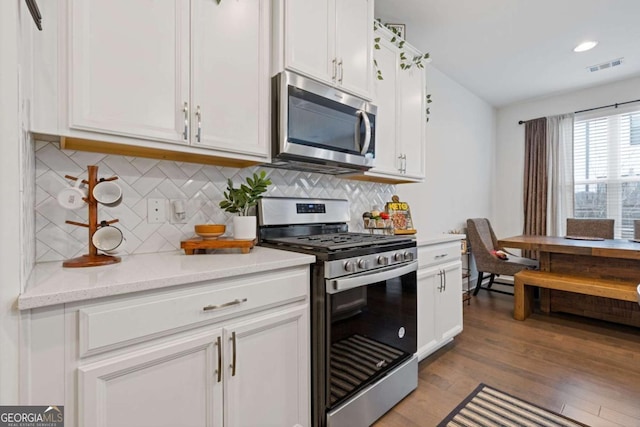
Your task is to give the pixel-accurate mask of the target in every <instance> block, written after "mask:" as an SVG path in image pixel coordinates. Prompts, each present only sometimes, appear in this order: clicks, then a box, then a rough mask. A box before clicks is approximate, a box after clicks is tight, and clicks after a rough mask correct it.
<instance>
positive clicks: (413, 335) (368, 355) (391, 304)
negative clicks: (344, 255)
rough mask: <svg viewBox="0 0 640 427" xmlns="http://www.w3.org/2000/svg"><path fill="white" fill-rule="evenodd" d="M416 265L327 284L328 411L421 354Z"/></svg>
mask: <svg viewBox="0 0 640 427" xmlns="http://www.w3.org/2000/svg"><path fill="white" fill-rule="evenodd" d="M417 268H418V263H417V262H416V261H413V262H410V263H407V264H403V265H401V266H397V265H396V266H393V267H389V268H385V269H381V270H376V272H374V273H364V274H356V275H352V276H348V277H343V278H338V279H332V280H326V281H325V283H326V296H327V304H326V307H325V308H326V322H327V324H326V342H327V344H328V345H327V360H326V361H325V362H326V363H327V365H326V371H325V372H328V375H327V378H326V383H325V387H326V389H325V399H327V400H326V404H327V409H332V408H334V407H336V406H338V405H340V404H341V403H342V402H344V401H345V400H347V399H349V397H351V396H353V395H354V394H356V393H357V392H358V391H359V390H361V389H363V388H365V387H366V386H367V385H369V384H371V383H373V382H375V381H376V380H377V379H379V378H381V377H383V376H384V375H385V374H386V373H387V372H389V371H391V370H393V369H394V368H395V367H396V366H398V365H400V364H401V363H403V362H404V361H406V360H408V359H410V358H411V357H412V356H413V354H414V353H415V352H416V350H417V341H416V340H417V315H416V312H417V307H416V283H417V274H416V271H417Z"/></svg>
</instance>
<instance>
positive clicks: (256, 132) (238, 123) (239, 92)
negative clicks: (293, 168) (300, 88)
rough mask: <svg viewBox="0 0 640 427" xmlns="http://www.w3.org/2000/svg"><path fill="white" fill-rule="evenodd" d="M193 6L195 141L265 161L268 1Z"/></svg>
mask: <svg viewBox="0 0 640 427" xmlns="http://www.w3.org/2000/svg"><path fill="white" fill-rule="evenodd" d="M192 4H193V8H192V16H191V19H192V61H193V62H192V63H193V67H192V96H191V99H192V102H191V117H192V125H191V141H192V143H193V144H194V145H197V146H200V147H208V148H215V149H218V150H226V151H231V152H235V153H241V154H242V153H245V154H256V155H259V156H261V157H263V158H266V157H267V137H268V129H269V127H268V126H269V117H270V113H269V88H270V79H269V56H268V55H269V50H268V49H269V1H267V0H234V1H222V2H220V4H218V3H217V2H216V1H214V0H193V1H192ZM198 130H199V131H198Z"/></svg>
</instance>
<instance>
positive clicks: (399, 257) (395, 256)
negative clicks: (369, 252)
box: [393, 252, 404, 261]
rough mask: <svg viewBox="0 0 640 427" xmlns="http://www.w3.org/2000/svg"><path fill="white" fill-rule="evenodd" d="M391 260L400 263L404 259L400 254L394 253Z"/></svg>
mask: <svg viewBox="0 0 640 427" xmlns="http://www.w3.org/2000/svg"><path fill="white" fill-rule="evenodd" d="M393 260H394V261H402V260H404V257H403V256H402V254H401V253H400V252H396V254H395V255H394V256H393Z"/></svg>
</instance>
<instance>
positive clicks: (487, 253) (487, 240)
mask: <svg viewBox="0 0 640 427" xmlns="http://www.w3.org/2000/svg"><path fill="white" fill-rule="evenodd" d="M467 236H468V237H469V243H470V245H471V253H472V254H473V258H474V259H475V261H476V267H477V269H478V281H477V282H476V289H475V290H474V291H473V295H477V294H478V292H479V291H480V288H481V287H482V281H483V280H484V279H485V278H486V276H485V274H489V283H488V284H487V287H486V288H483V289H487V290H493V289H491V286H492V285H493V281H494V279H495V277H496V276H500V275H505V276H513V275H514V274H516V273H517V272H519V271H521V270H524V269H536V268H538V261H535V260H532V259H529V258H522V257H519V256H515V255H512V254H509V255H508V259H504V260H503V259H500V258H498V257H497V256H496V255H495V251H497V250H501V248H500V246H498V239H497V238H496V235H495V233H494V232H493V228H491V223H490V222H489V220H488V219H486V218H470V219H467ZM496 292H498V291H496Z"/></svg>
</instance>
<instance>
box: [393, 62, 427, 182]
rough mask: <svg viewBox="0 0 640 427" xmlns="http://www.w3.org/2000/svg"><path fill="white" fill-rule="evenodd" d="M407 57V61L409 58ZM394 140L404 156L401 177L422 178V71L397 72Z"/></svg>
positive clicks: (423, 145) (423, 158)
mask: <svg viewBox="0 0 640 427" xmlns="http://www.w3.org/2000/svg"><path fill="white" fill-rule="evenodd" d="M412 54H413V53H412V52H408V53H407V57H409V56H410V55H412ZM398 79H399V83H400V84H399V93H398V95H399V98H398V103H399V111H398V140H399V144H400V147H401V152H402V154H403V155H404V156H406V160H405V162H406V165H405V168H406V170H405V175H407V176H411V177H416V178H424V174H425V167H424V164H425V145H426V142H425V131H424V130H425V122H426V110H425V108H426V107H425V106H426V102H425V96H426V82H425V73H424V69H419V68H417V67H412V68H410V69H409V70H400V72H399V77H398Z"/></svg>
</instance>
